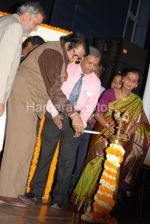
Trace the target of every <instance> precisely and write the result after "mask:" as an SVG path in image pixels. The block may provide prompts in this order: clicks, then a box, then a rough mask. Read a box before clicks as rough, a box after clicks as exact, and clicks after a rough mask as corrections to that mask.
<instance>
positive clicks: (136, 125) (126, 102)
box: [71, 69, 150, 210]
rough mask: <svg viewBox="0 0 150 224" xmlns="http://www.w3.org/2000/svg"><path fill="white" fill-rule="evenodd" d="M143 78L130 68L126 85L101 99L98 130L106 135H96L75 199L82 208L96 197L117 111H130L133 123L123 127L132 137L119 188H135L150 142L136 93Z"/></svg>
mask: <svg viewBox="0 0 150 224" xmlns="http://www.w3.org/2000/svg"><path fill="white" fill-rule="evenodd" d="M139 80H140V73H139V71H138V70H137V69H128V70H126V72H125V73H124V74H123V84H122V87H121V88H120V89H108V90H106V91H105V92H104V94H103V96H102V97H101V98H100V100H99V102H98V106H97V110H96V114H95V117H96V120H97V122H96V125H95V127H94V131H100V132H101V133H102V134H101V135H93V136H92V139H91V142H90V147H89V152H88V156H87V159H86V163H85V164H86V167H85V169H84V171H83V173H82V175H81V177H80V179H79V182H78V184H77V186H76V188H75V190H74V192H73V195H72V198H71V200H72V202H73V203H74V204H75V206H76V207H77V209H78V210H80V209H81V208H82V207H83V206H85V204H86V203H88V202H89V201H91V200H92V198H93V196H94V193H95V191H96V187H97V186H98V181H99V179H100V175H101V171H102V169H103V162H104V158H105V149H106V147H107V146H108V144H109V137H110V136H111V135H112V134H113V133H114V131H115V125H116V123H115V120H114V119H113V111H114V110H119V111H120V112H121V113H123V112H127V113H128V115H129V122H128V123H124V124H123V129H124V131H125V132H126V133H128V135H129V136H130V140H129V141H128V142H124V143H123V144H122V146H123V147H124V149H125V155H124V161H123V163H122V166H121V169H120V177H119V183H118V188H119V190H120V191H122V192H126V193H128V194H129V193H130V192H131V191H132V188H133V184H134V182H135V179H136V177H137V175H138V173H139V169H140V167H141V165H142V163H143V161H144V159H145V156H146V153H147V150H148V147H149V144H150V126H149V123H148V120H147V118H146V115H145V113H144V110H143V103H142V101H141V99H140V98H139V97H138V96H137V95H136V94H134V93H132V91H133V90H134V89H135V88H136V87H137V86H138V83H139Z"/></svg>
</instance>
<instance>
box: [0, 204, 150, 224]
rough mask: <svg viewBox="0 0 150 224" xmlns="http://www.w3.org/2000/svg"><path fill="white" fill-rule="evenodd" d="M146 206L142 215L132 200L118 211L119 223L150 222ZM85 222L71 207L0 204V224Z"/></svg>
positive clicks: (138, 223) (81, 223)
mask: <svg viewBox="0 0 150 224" xmlns="http://www.w3.org/2000/svg"><path fill="white" fill-rule="evenodd" d="M146 209H147V210H145V208H144V212H143V214H142V216H141V215H140V214H138V213H137V212H136V205H135V204H134V203H133V202H132V203H131V202H130V203H128V204H126V207H124V208H123V209H122V211H119V212H118V214H117V213H116V215H115V216H116V218H117V220H118V223H119V224H150V212H149V207H147V208H146ZM62 223H64V224H83V223H86V222H84V221H81V219H80V214H79V213H77V212H75V211H73V209H70V210H69V211H62V210H56V209H52V208H50V207H49V206H48V205H34V206H32V207H31V206H30V207H27V208H19V207H15V206H10V205H1V206H0V224H62Z"/></svg>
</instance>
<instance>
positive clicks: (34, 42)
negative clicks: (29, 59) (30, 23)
mask: <svg viewBox="0 0 150 224" xmlns="http://www.w3.org/2000/svg"><path fill="white" fill-rule="evenodd" d="M29 42H30V43H32V45H41V44H44V43H45V41H44V39H43V38H42V37H40V36H30V37H28V38H27V39H26V40H25V41H24V42H23V43H22V48H25V47H26V46H27V45H28V43H29Z"/></svg>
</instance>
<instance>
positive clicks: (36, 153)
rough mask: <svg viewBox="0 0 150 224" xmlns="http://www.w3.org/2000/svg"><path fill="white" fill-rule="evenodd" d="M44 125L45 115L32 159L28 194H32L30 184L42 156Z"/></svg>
mask: <svg viewBox="0 0 150 224" xmlns="http://www.w3.org/2000/svg"><path fill="white" fill-rule="evenodd" d="M44 123H45V115H44V116H43V117H42V119H41V122H40V127H39V132H38V137H37V142H36V146H35V149H34V154H33V159H32V163H31V167H30V172H29V178H28V183H27V187H26V192H27V193H28V192H30V190H31V189H30V183H31V180H32V178H33V175H34V173H35V170H36V166H37V163H38V158H39V155H40V148H41V133H42V130H43V126H44Z"/></svg>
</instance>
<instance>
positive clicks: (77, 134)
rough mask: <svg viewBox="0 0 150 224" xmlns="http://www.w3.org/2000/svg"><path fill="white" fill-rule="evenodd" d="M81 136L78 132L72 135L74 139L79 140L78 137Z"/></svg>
mask: <svg viewBox="0 0 150 224" xmlns="http://www.w3.org/2000/svg"><path fill="white" fill-rule="evenodd" d="M81 135H82V133H80V132H75V134H74V136H73V137H74V138H79V137H80V136H81Z"/></svg>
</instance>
